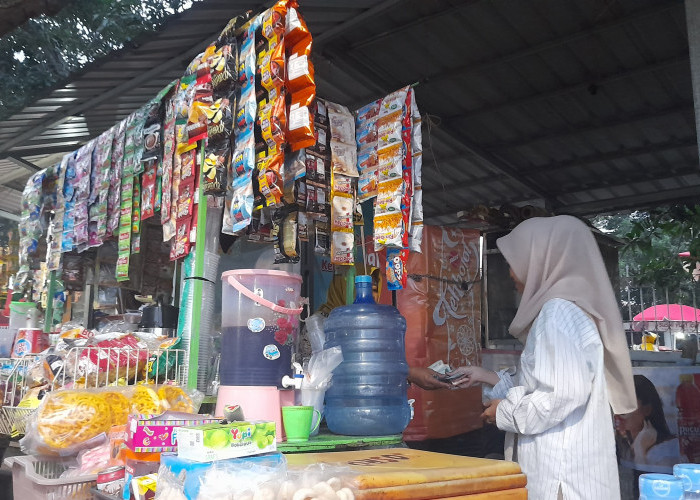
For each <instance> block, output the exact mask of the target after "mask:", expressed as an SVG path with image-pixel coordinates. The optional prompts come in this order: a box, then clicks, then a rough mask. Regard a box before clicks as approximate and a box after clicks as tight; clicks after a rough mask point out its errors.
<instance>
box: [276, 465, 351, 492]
mask: <svg viewBox="0 0 700 500" xmlns="http://www.w3.org/2000/svg"><path fill="white" fill-rule="evenodd" d="M353 477H354V474H353V472H352V471H351V470H350V468H348V467H343V466H338V465H331V464H324V463H319V464H314V465H310V466H307V467H303V468H292V467H290V469H289V472H288V474H287V480H286V481H285V482H284V483H282V485H281V486H280V489H279V491H278V492H277V496H276V497H275V498H276V499H277V500H312V499H315V498H318V499H321V498H322V499H324V500H354V498H355V491H356V485H355V481H354V480H353Z"/></svg>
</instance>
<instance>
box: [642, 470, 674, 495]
mask: <svg viewBox="0 0 700 500" xmlns="http://www.w3.org/2000/svg"><path fill="white" fill-rule="evenodd" d="M639 500H683V481H681V480H680V479H679V478H677V477H675V476H672V475H670V474H642V475H641V476H639Z"/></svg>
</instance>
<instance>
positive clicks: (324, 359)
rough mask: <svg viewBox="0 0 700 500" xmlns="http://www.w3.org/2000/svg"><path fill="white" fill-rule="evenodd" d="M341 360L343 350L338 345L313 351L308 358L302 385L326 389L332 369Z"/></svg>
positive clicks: (331, 375)
mask: <svg viewBox="0 0 700 500" xmlns="http://www.w3.org/2000/svg"><path fill="white" fill-rule="evenodd" d="M342 362H343V351H342V349H341V348H340V346H335V347H331V348H330V349H324V350H323V351H320V352H317V353H314V354H312V355H311V359H309V364H308V368H307V370H306V375H305V376H304V382H303V384H302V390H303V387H308V388H310V389H327V388H328V387H329V386H330V383H331V378H332V377H333V370H335V368H336V367H337V366H338V365H339V364H340V363H342Z"/></svg>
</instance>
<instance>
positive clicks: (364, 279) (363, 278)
mask: <svg viewBox="0 0 700 500" xmlns="http://www.w3.org/2000/svg"><path fill="white" fill-rule="evenodd" d="M355 283H372V276H369V275H367V274H359V275H357V276H355Z"/></svg>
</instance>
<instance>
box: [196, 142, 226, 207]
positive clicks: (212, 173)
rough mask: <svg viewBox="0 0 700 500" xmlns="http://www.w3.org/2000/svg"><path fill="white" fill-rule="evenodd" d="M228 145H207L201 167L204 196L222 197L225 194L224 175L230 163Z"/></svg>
mask: <svg viewBox="0 0 700 500" xmlns="http://www.w3.org/2000/svg"><path fill="white" fill-rule="evenodd" d="M230 153H231V150H230V145H229V142H228V141H224V143H219V144H213V145H209V144H207V147H206V149H205V157H204V164H203V165H202V182H203V184H202V189H203V190H204V194H205V195H210V196H222V195H224V194H225V193H226V178H227V177H226V173H227V170H228V166H229V161H230Z"/></svg>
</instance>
